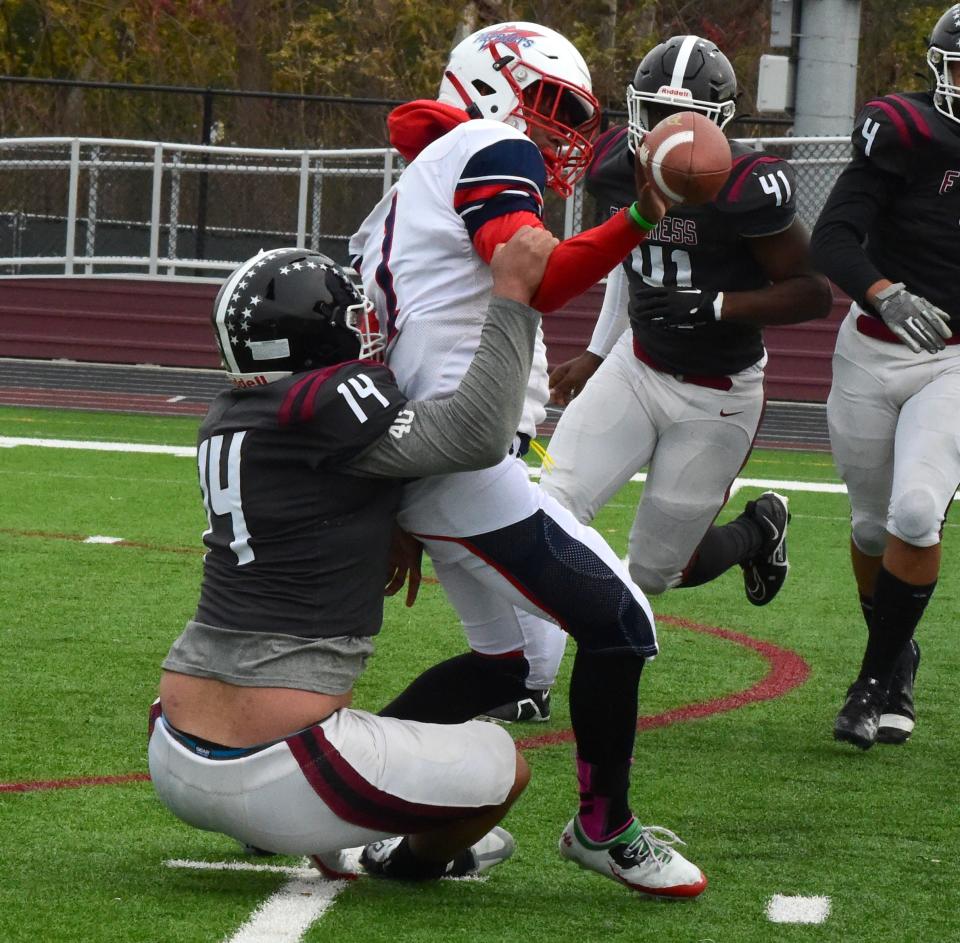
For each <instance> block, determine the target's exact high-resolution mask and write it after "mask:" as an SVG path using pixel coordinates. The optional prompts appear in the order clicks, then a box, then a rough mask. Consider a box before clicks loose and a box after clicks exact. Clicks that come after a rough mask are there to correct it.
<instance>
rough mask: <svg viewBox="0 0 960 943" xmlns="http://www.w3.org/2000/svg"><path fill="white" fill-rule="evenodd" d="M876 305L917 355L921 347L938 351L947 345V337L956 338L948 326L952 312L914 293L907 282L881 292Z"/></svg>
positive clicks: (886, 320)
mask: <svg viewBox="0 0 960 943" xmlns="http://www.w3.org/2000/svg"><path fill="white" fill-rule="evenodd" d="M874 307H875V308H876V309H877V313H878V314H879V315H880V317H881V318H883V323H884V324H886V325H887V327H888V328H890V330H891V331H893V333H894V334H896V335H897V337H899V338H900V340H902V341H903V342H904V343H905V344H906V345H907V347H909V348H910V349H911V350H912V351H913V352H914V353H915V354H919V353H920V350H921V348H922V349H923V350H925V351H927V352H928V353H931V354H935V353H936V352H937V351H939V350H943V348H944V347H945V346H946V344H944V340H945V339H946V338H948V337H953V332H952V331H951V330H950V328H949V327H948V326H947V321H949V320H950V315H949V314H947V312H946V311H941V310H940V309H939V308H938V307H937V306H936V305H932V304H930V302H929V301H927V299H926V298H921V297H920V296H919V295H912V294H911V293H910V292H909V291H907V290H906V288H905V287H904V284H903V282H897V283H896V284H895V285H890V286H889V287H888V288H884V289H883V291H881V292H879V293H878V294H877V296H876V298H875V300H874Z"/></svg>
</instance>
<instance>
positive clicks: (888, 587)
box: [860, 567, 937, 688]
mask: <svg viewBox="0 0 960 943" xmlns="http://www.w3.org/2000/svg"><path fill="white" fill-rule="evenodd" d="M936 585H937V581H936V580H934V581H933V582H932V583H928V584H927V585H925V586H915V585H913V584H912V583H905V582H904V581H903V580H901V579H898V578H897V577H896V576H894V575H893V574H892V573H891V572H890V571H889V570H887V569H886V567H880V572H879V573H878V574H877V583H876V586H875V587H874V590H873V618H872V619H871V620H870V637H869V639H868V640H867V650H866V651H865V652H864V655H863V664H862V665H861V667H860V677H861V678H876V679H877V681H879V682H880V684H881V686H882V687H884V688H888V687H889V686H890V679H891V677H892V676H893V672H894V669H895V668H896V665H897V659H898V658H899V656H900V653H901V651H903V647H904V646H905V645H906V644H907V642H909V641H910V639H912V638H913V633H914V632H915V630H916V628H917V625H918V623H919V622H920V618H921V616H922V615H923V611H924V610H925V609H926V608H927V603H928V602H929V601H930V597H931V596H932V595H933V590H934V588H935V587H936Z"/></svg>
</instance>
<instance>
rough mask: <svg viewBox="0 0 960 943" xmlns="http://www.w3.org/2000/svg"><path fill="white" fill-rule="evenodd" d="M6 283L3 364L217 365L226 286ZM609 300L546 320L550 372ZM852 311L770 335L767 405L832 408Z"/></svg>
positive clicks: (594, 295) (837, 304) (0, 340)
mask: <svg viewBox="0 0 960 943" xmlns="http://www.w3.org/2000/svg"><path fill="white" fill-rule="evenodd" d="M0 283H2V286H3V287H2V290H0V356H4V357H26V358H33V359H47V360H49V359H68V360H79V361H88V362H95V363H123V364H155V365H160V366H170V367H207V368H215V367H218V366H219V356H218V354H217V350H216V346H215V344H214V341H213V335H212V333H211V330H210V321H209V317H210V309H211V306H212V303H213V299H214V298H215V297H216V294H217V291H218V290H219V284H220V283H219V282H216V281H210V280H200V279H198V280H196V281H186V280H181V279H178V280H176V281H174V280H167V279H146V278H110V277H91V276H82V277H77V278H65V277H60V278H6V279H2V280H0ZM602 297H603V289H602V286H599V285H597V286H594V287H593V288H591V289H590V290H589V291H587V292H585V293H584V294H583V295H581V296H580V297H579V298H577V299H575V300H574V301H573V302H571V303H570V305H568V306H567V307H566V308H565V309H563V310H561V311H558V312H555V313H553V314H550V315H547V316H545V317H544V319H543V327H544V333H545V335H546V339H547V349H548V352H549V357H550V364H551V366H554V365H556V364H558V363H562V362H563V361H564V360H567V359H569V358H570V357H574V356H576V355H577V354H578V353H579V352H580V351H581V350H583V348H584V347H585V345H586V343H587V341H588V340H589V338H590V334H591V331H592V329H593V322H594V319H595V318H596V313H597V311H598V310H599V308H600V302H601V299H602ZM847 304H848V302H847V301H846V299H844V298H843V297H842V296H840V295H839V294H837V295H836V296H835V299H834V308H833V312H832V314H831V316H830V317H829V318H828V319H826V320H823V321H813V322H809V323H807V324H798V325H794V326H792V327H788V328H769V329H767V331H766V332H765V339H766V345H767V350H768V353H769V358H770V359H769V362H768V365H767V396H768V397H769V398H771V399H783V400H799V401H809V402H824V401H825V400H826V398H827V393H828V391H829V386H830V355H831V353H832V351H833V343H834V337H835V335H836V330H837V326H838V323H839V321H840V319H841V318H842V316H843V314H844V312H845V311H846V307H847Z"/></svg>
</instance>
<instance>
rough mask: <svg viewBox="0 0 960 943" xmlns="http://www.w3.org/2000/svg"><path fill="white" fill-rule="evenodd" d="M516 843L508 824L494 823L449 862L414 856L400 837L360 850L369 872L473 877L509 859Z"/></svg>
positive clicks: (395, 876)
mask: <svg viewBox="0 0 960 943" xmlns="http://www.w3.org/2000/svg"><path fill="white" fill-rule="evenodd" d="M401 846H402V847H401ZM516 847H517V846H516V843H515V842H514V840H513V836H512V835H511V834H510V833H509V832H508V831H507V830H506V829H505V828H501V827H500V826H499V825H494V827H493V828H492V829H490V831H489V832H487V834H486V835H484V836H483V838H481V839H480V840H479V841H477V842H476V843H475V844H473V845H471V846H470V847H469V848H467V849H465V850H464V851H461V852H460V853H459V854H458V855H457V856H456V858H454V859H453V860H452V861H448V862H447V863H446V864H437V863H433V862H424V861H421V860H420V859H418V858H415V857H413V856H412V855H411V853H410V850H409V843H408V842H407V840H406V839H404V838H402V837H398V838H387V839H385V840H384V841H377V842H373V843H372V844H369V845H367V846H366V847H365V848H364V849H363V851H362V852H361V853H360V865H361V866H362V867H363V869H364V871H366V872H367V874H371V875H373V876H374V877H379V878H390V879H392V880H395V881H425V880H435V879H437V878H462V877H472V876H473V875H476V874H482V873H483V872H484V871H488V870H489V869H490V868H493V867H496V866H497V865H498V864H500V863H501V862H503V861H506V860H507V858H509V857H510V856H511V855H512V854H513V852H514V850H515V849H516Z"/></svg>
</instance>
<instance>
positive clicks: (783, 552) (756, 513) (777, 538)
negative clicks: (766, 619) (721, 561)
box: [741, 491, 790, 606]
mask: <svg viewBox="0 0 960 943" xmlns="http://www.w3.org/2000/svg"><path fill="white" fill-rule="evenodd" d="M788 503H789V502H788V500H787V498H785V497H784V496H783V495H782V494H777V493H776V492H775V491H765V492H764V493H763V494H762V495H760V497H759V498H757V500H756V501H748V502H747V507H746V510H745V511H744V512H743V513H744V514H745V515H746V516H748V517H750V518H751V519H752V520H753V522H754V523H755V524H757V525H758V526H759V527H760V529H761V530H762V531H763V535H764V542H763V547H761V549H760V552H759V553H758V554H757V555H756V556H755V557H753V558H752V559H750V560H747V562H746V563H742V564H741V567H742V568H743V588H744V590H745V591H746V594H747V599H749V600H750V602H752V603H753V604H754V605H755V606H765V605H766V604H767V603H768V602H770V600H771V599H773V597H774V596H776V595H777V593H779V592H780V587H781V586H783V584H784V582H785V581H786V579H787V573H789V572H790V563H789V561H788V560H787V524H789V523H790V512H789V511H788V510H787V505H788Z"/></svg>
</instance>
